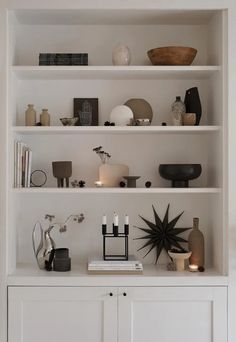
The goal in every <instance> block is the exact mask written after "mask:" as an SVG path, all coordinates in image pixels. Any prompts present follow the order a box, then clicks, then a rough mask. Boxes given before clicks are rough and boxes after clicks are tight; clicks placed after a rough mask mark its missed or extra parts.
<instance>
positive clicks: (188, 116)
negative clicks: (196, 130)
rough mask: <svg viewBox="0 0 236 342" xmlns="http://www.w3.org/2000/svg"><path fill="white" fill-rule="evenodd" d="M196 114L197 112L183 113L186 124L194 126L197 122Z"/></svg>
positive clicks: (183, 120)
mask: <svg viewBox="0 0 236 342" xmlns="http://www.w3.org/2000/svg"><path fill="white" fill-rule="evenodd" d="M196 119H197V117H196V114H195V113H184V114H183V115H182V122H183V125H184V126H194V125H195V124H196Z"/></svg>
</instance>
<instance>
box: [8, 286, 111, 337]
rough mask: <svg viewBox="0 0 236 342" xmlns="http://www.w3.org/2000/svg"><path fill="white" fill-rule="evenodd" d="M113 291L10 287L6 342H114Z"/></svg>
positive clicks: (105, 289)
mask: <svg viewBox="0 0 236 342" xmlns="http://www.w3.org/2000/svg"><path fill="white" fill-rule="evenodd" d="M116 301H117V296H116V289H113V288H109V289H108V288H104V287H103V288H99V287H90V288H89V287H88V288H86V287H83V288H76V287H67V288H65V287H42V288H39V287H16V288H9V325H8V327H9V329H8V342H32V341H34V342H42V341H50V342H66V341H70V342H78V341H83V342H115V341H117V338H116V336H117V333H116V332H117V305H116Z"/></svg>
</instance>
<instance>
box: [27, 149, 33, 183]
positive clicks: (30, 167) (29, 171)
mask: <svg viewBox="0 0 236 342" xmlns="http://www.w3.org/2000/svg"><path fill="white" fill-rule="evenodd" d="M31 170H32V151H31V150H29V156H28V174H27V181H28V184H27V187H28V188H29V187H30V177H31Z"/></svg>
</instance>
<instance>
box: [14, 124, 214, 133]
mask: <svg viewBox="0 0 236 342" xmlns="http://www.w3.org/2000/svg"><path fill="white" fill-rule="evenodd" d="M12 131H13V133H17V134H23V135H26V134H29V135H34V134H35V135H40V134H42V135H43V134H52V135H54V134H89V133H90V134H141V133H142V134H143V133H145V134H153V133H158V134H202V133H210V132H218V131H220V126H178V127H177V126H141V127H136V126H126V127H121V126H93V127H81V126H66V127H65V126H50V127H42V126H37V127H29V126H27V127H26V126H15V127H12Z"/></svg>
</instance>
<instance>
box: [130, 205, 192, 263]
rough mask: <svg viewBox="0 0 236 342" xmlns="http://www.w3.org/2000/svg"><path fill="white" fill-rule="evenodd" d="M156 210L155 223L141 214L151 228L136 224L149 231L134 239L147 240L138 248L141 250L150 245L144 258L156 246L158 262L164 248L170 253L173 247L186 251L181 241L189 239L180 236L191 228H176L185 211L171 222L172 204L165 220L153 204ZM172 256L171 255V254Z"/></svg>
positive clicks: (167, 210)
mask: <svg viewBox="0 0 236 342" xmlns="http://www.w3.org/2000/svg"><path fill="white" fill-rule="evenodd" d="M152 208H153V212H154V218H155V223H152V222H151V221H148V220H146V219H145V218H144V217H142V216H141V215H139V217H140V218H141V219H142V220H143V221H144V222H145V223H146V224H147V225H148V227H149V228H141V227H137V226H134V227H135V228H138V229H140V230H142V231H143V232H145V233H147V235H145V236H142V237H138V238H136V239H134V240H141V239H144V240H147V242H145V244H144V245H143V246H142V247H140V248H139V249H138V251H140V250H141V249H143V248H146V247H150V248H149V250H148V252H147V253H146V254H145V255H144V258H145V257H146V256H147V255H148V254H149V253H150V252H151V251H152V250H153V249H154V248H156V263H157V260H158V258H159V256H160V254H161V252H162V250H163V249H164V250H165V251H166V253H167V255H168V256H169V254H168V251H169V250H171V249H172V247H175V248H178V249H179V250H180V252H181V251H183V252H184V251H185V249H184V248H183V247H182V246H181V245H180V242H184V243H186V242H188V241H187V240H185V239H183V238H182V237H180V236H178V235H179V234H181V233H184V232H185V231H187V230H189V229H191V228H174V227H175V225H176V223H177V222H178V220H179V218H180V217H181V216H182V215H183V213H184V212H182V213H180V214H179V215H178V216H177V217H175V218H174V219H173V220H171V221H170V222H169V208H170V204H168V206H167V209H166V212H165V216H164V219H163V221H161V219H160V217H159V216H158V214H157V212H156V210H155V208H154V206H152ZM169 257H170V256H169Z"/></svg>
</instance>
